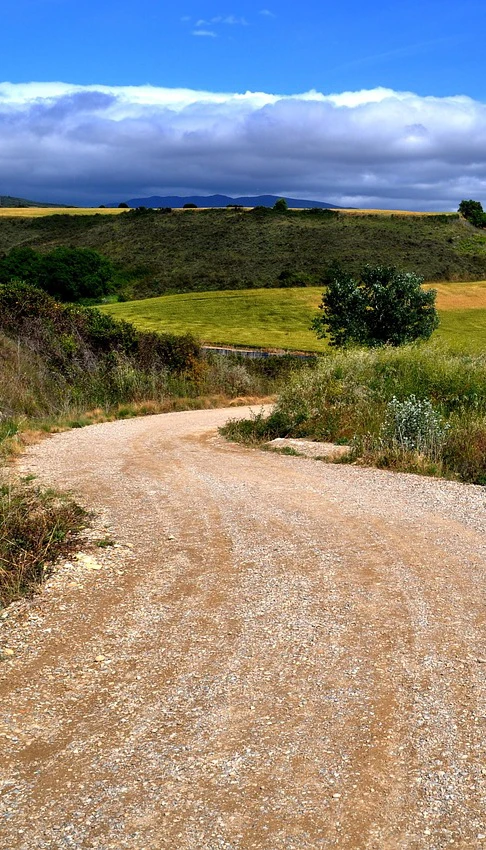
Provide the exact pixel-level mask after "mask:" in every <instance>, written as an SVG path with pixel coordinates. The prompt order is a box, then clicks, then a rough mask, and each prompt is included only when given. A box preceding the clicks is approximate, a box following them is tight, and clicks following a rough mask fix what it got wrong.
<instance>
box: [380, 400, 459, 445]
mask: <svg viewBox="0 0 486 850" xmlns="http://www.w3.org/2000/svg"><path fill="white" fill-rule="evenodd" d="M449 428H450V425H448V424H447V423H444V420H443V418H442V416H441V415H440V414H439V413H438V412H437V411H436V410H435V409H434V407H433V406H432V404H431V402H430V401H429V399H418V398H417V397H416V396H415V395H410V396H408V398H405V399H404V400H403V401H399V400H398V399H397V398H396V397H395V396H393V398H392V399H390V401H389V402H388V404H387V406H386V411H385V421H384V423H383V425H382V428H381V441H382V443H383V445H384V446H388V447H390V448H393V449H398V450H402V451H405V452H418V453H419V454H422V455H426V456H427V457H428V458H430V459H431V460H439V459H440V456H441V452H442V447H443V445H444V442H445V439H446V436H447V432H448V430H449Z"/></svg>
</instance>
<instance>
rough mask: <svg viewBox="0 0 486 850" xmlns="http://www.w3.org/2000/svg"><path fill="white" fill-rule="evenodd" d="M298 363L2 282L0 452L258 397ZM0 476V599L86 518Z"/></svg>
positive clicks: (20, 590)
mask: <svg viewBox="0 0 486 850" xmlns="http://www.w3.org/2000/svg"><path fill="white" fill-rule="evenodd" d="M301 367H302V364H301V362H300V361H296V360H295V358H292V357H284V358H268V359H265V360H261V361H245V362H243V361H242V360H241V359H240V358H239V357H238V356H237V355H235V356H232V357H225V358H222V357H218V356H214V355H209V356H203V354H202V352H201V349H200V346H199V343H198V341H197V340H196V339H194V338H193V337H192V336H190V335H183V336H175V335H172V334H157V333H145V332H142V331H138V330H136V329H135V328H134V327H133V325H131V324H129V323H127V322H120V321H116V320H114V319H112V318H111V317H109V316H106V315H103V314H102V313H100V312H99V311H98V310H96V309H89V308H87V307H83V306H79V305H72V304H62V303H60V302H57V301H55V300H54V299H53V298H52V297H51V296H49V295H48V294H47V293H46V292H44V291H43V290H41V289H38V288H36V287H32V286H29V285H27V284H23V283H20V282H14V283H9V284H3V285H0V399H1V407H0V459H1V460H2V461H3V463H5V462H6V461H7V460H8V459H9V457H11V456H12V454H14V453H15V452H16V451H19V450H21V449H22V446H23V445H25V443H26V442H28V441H29V440H31V439H35V438H36V437H37V436H39V435H42V434H47V433H50V432H55V431H57V430H62V429H64V428H69V427H79V426H82V425H88V424H90V423H94V422H99V421H103V420H107V419H114V418H125V417H129V416H136V415H139V414H148V413H158V412H163V411H168V410H177V409H180V410H182V409H191V408H197V407H206V406H224V405H227V404H230V403H232V402H234V401H236V402H238V399H239V397H244V398H245V399H248V398H251V399H253V400H256V399H259V398H265V397H267V396H268V395H269V394H273V393H274V392H275V391H276V390H278V388H279V387H280V386H281V385H282V383H283V382H284V381H285V380H287V378H288V376H289V374H290V372H291V371H292V370H293V369H298V368H301ZM4 473H5V469H4ZM12 480H13V481H14V483H12ZM0 485H1V490H0V607H1V606H2V605H5V604H7V602H9V601H10V600H12V599H14V598H16V597H17V596H19V595H22V594H24V593H25V592H30V591H31V590H32V588H33V587H34V586H35V584H36V582H37V581H40V580H42V578H43V577H44V576H45V574H46V571H48V569H49V563H50V561H51V560H52V558H53V557H56V556H57V555H59V553H60V552H62V551H66V547H68V548H69V546H71V545H72V541H73V539H74V537H73V536H74V535H75V533H76V532H77V531H78V530H79V529H80V527H81V526H82V523H83V521H84V520H83V514H82V511H81V509H80V508H79V507H78V506H76V505H75V503H74V502H73V501H72V500H71V499H69V498H68V497H64V496H61V495H59V494H55V493H51V492H50V491H43V490H42V489H40V488H38V487H36V486H35V484H34V483H33V482H29V481H25V480H24V481H17V482H15V477H14V476H13V477H12V476H7V475H6V474H4V476H3V480H2V481H1V482H0Z"/></svg>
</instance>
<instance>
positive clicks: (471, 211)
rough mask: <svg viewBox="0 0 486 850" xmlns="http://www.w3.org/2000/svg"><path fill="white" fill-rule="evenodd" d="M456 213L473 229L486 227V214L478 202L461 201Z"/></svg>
mask: <svg viewBox="0 0 486 850" xmlns="http://www.w3.org/2000/svg"><path fill="white" fill-rule="evenodd" d="M458 212H460V213H461V215H462V216H464V218H465V219H466V220H467V221H469V222H470V223H471V224H473V225H474V227H486V213H485V212H484V210H483V205H482V204H481V203H480V202H479V201H473V200H471V199H470V200H469V201H461V203H460V204H459V209H458Z"/></svg>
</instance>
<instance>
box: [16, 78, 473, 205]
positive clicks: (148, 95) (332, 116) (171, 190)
mask: <svg viewBox="0 0 486 850" xmlns="http://www.w3.org/2000/svg"><path fill="white" fill-rule="evenodd" d="M214 192H221V193H225V194H229V195H242V194H260V193H272V194H278V195H289V196H294V197H296V196H300V197H307V198H309V199H314V200H325V201H330V202H331V203H335V204H339V205H342V206H355V207H357V206H360V207H361V206H362V207H371V208H372V207H384V208H391V209H423V210H434V209H440V210H447V209H456V208H457V205H458V203H459V201H460V200H461V199H462V198H469V197H472V198H477V199H478V200H482V201H485V200H486V105H485V104H483V103H480V102H478V101H474V100H472V99H471V98H468V97H465V96H457V97H447V98H435V97H420V96H418V95H416V94H413V93H411V92H395V91H391V90H389V89H382V88H378V89H374V90H371V91H359V92H344V93H341V94H330V95H326V94H321V93H319V92H316V91H310V92H307V93H305V94H301V95H292V96H281V95H275V94H267V93H264V92H247V93H245V94H231V93H218V92H205V91H193V90H189V89H168V88H156V87H152V86H136V87H130V86H126V87H115V86H103V85H100V86H98V85H92V86H76V85H69V84H66V83H26V84H11V83H0V194H4V195H5V194H10V195H16V196H21V197H27V198H32V199H34V200H44V201H54V202H55V201H59V202H60V203H73V204H80V205H98V204H101V203H105V204H109V203H118V201H121V200H125V199H127V198H130V197H136V196H137V197H141V196H144V195H153V194H192V193H197V194H212V193H214Z"/></svg>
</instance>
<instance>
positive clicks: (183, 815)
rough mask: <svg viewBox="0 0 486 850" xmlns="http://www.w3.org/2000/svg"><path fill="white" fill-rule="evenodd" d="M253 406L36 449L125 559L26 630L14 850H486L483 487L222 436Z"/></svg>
mask: <svg viewBox="0 0 486 850" xmlns="http://www.w3.org/2000/svg"><path fill="white" fill-rule="evenodd" d="M245 414H246V411H245V410H243V411H241V410H238V411H235V410H232V411H228V410H215V411H198V412H190V413H173V414H167V415H163V416H153V417H148V418H145V419H136V420H130V421H125V422H116V423H111V424H103V425H96V426H92V427H89V428H85V429H83V430H77V431H70V432H67V433H64V434H61V435H58V436H56V437H54V438H52V439H50V440H48V441H45V442H43V443H42V444H40V445H37V446H35V447H33V448H32V449H31V450H29V452H28V453H27V454H26V456H25V457H24V458H23V461H22V467H23V469H24V471H30V472H34V473H36V474H38V475H39V477H40V479H41V480H42V481H44V482H51V483H53V484H55V485H57V486H61V487H63V488H66V487H70V488H72V489H73V490H74V492H75V493H76V494H77V495H78V497H79V498H81V499H82V500H83V501H84V502H85V503H86V504H88V505H90V506H92V507H94V508H96V510H97V512H98V519H97V523H98V528H96V529H95V532H94V534H95V536H96V535H97V537H98V538H99V537H100V536H101V537H102V536H111V535H113V536H114V538H115V539H116V540H117V541H118V542H119V545H118V546H117V547H116V548H96V547H95V548H94V550H92V555H93V557H94V558H95V559H96V560H97V561H99V563H96V564H94V563H93V562H92V561H90V560H89V559H84V560H83V559H82V558H81V559H79V560H78V561H76V562H73V564H72V565H71V566H70V565H64V566H61V568H60V569H59V571H58V572H57V573H56V574H55V576H54V577H53V579H52V580H50V581H49V583H48V585H47V587H46V590H45V592H44V593H42V594H40V595H39V597H38V598H37V599H36V600H34V602H33V603H29V604H28V605H26V604H22V605H20V606H14V607H13V609H12V611H11V613H10V614H9V616H8V618H7V619H6V620H4V622H3V634H0V645H2V646H4V647H5V646H8V647H10V648H13V651H14V654H13V655H8V656H7V657H6V659H5V660H4V662H3V663H2V664H0V677H1V681H0V704H1V717H0V723H1V725H0V753H1V758H0V790H1V796H0V836H2V837H1V838H0V847H2V848H5V850H57V848H83V850H84V848H86V849H88V848H89V849H90V850H94V848H97V850H115V848H116V850H250V848H254V850H303V848H305V850H328V848H340V850H412V848H413V850H422V848H433V849H435V848H449V847H452V848H468V850H471V848H481V847H486V701H485V697H486V628H485V625H486V624H485V612H486V608H485V603H486V593H485V591H486V575H485V567H486V491H485V488H480V487H472V486H464V485H459V484H455V483H451V482H445V481H436V480H430V479H425V478H419V477H416V476H412V475H397V474H392V473H387V472H382V471H378V470H370V469H359V468H355V467H351V466H343V465H330V464H324V463H320V462H316V461H313V460H307V459H302V458H295V457H284V456H280V455H276V454H272V453H264V452H260V451H257V450H251V449H245V448H240V447H237V446H234V445H231V444H228V443H225V442H224V441H223V440H222V439H221V438H219V437H218V436H217V433H216V428H217V426H219V425H220V424H222V423H223V422H224V421H225V420H226V419H227V418H228V417H229V416H237V415H238V416H240V415H245ZM103 524H105V526H106V528H105V527H104V525H103ZM98 567H101V569H98Z"/></svg>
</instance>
